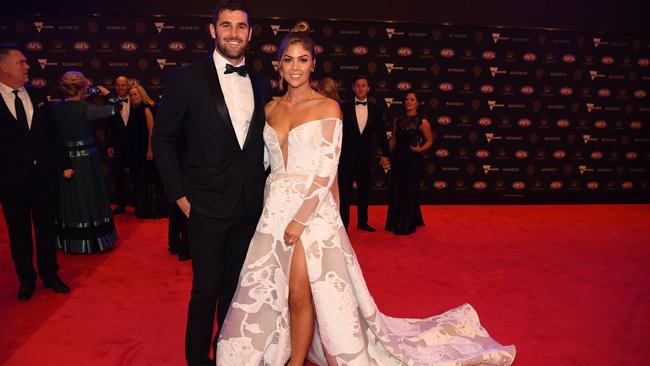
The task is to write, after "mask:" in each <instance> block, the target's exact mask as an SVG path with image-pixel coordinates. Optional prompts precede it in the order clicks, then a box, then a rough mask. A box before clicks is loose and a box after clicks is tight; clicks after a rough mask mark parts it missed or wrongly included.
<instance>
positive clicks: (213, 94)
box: [153, 0, 271, 366]
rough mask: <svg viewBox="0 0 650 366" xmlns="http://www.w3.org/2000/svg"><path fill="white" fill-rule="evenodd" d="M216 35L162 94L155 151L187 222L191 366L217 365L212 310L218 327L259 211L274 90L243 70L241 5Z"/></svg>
mask: <svg viewBox="0 0 650 366" xmlns="http://www.w3.org/2000/svg"><path fill="white" fill-rule="evenodd" d="M210 34H211V36H212V38H213V39H214V40H215V50H214V52H213V53H212V54H211V55H210V57H208V58H206V59H204V60H201V61H199V62H197V63H195V64H193V65H191V66H189V67H186V68H182V69H179V70H176V72H174V73H173V74H172V75H171V76H170V78H169V80H168V81H167V84H166V85H165V92H164V96H163V99H162V101H161V103H160V107H159V109H158V114H157V116H156V123H155V124H154V133H153V150H154V157H155V162H156V164H157V166H158V168H159V171H160V174H161V176H162V178H163V182H164V184H165V187H166V189H167V191H168V194H169V196H170V199H171V200H173V201H176V203H177V204H178V206H179V207H180V209H181V210H182V211H183V213H184V214H185V215H186V216H188V217H189V223H188V232H189V239H190V251H191V253H192V272H193V282H192V295H191V299H190V304H189V309H188V319H187V332H186V338H185V355H186V358H187V360H188V364H189V365H211V366H212V365H214V361H211V360H210V359H209V353H210V338H211V337H212V329H213V320H214V315H215V307H218V308H217V323H218V325H219V328H221V325H222V324H223V320H224V318H225V316H226V313H227V311H228V308H229V307H230V302H231V300H232V297H233V295H234V292H235V289H236V287H237V280H238V278H239V272H240V271H241V266H242V263H243V261H244V259H245V257H246V252H247V251H248V245H249V243H250V240H251V237H252V236H253V233H254V231H255V226H256V225H257V221H258V219H259V216H260V214H261V212H262V203H263V194H264V183H265V180H266V171H265V168H264V163H263V161H264V142H263V140H262V131H263V128H264V105H265V104H266V102H267V101H268V100H269V99H270V98H271V88H270V84H269V81H268V80H267V79H265V78H264V77H262V76H261V75H259V74H257V73H255V72H252V71H249V70H248V69H247V67H246V66H245V60H244V53H245V50H246V45H247V44H248V41H249V40H250V37H251V27H250V25H249V17H248V10H247V8H246V6H245V5H244V4H243V3H242V2H241V1H237V0H226V1H221V2H220V3H219V4H218V5H217V7H216V8H215V11H214V13H213V17H212V22H211V24H210ZM183 136H184V138H185V139H186V142H187V144H186V151H185V152H184V155H185V156H184V158H185V159H184V160H183V161H180V160H179V151H178V144H179V139H181V138H183Z"/></svg>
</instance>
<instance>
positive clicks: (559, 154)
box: [553, 150, 566, 159]
mask: <svg viewBox="0 0 650 366" xmlns="http://www.w3.org/2000/svg"><path fill="white" fill-rule="evenodd" d="M553 157H554V158H556V159H564V158H565V157H566V152H565V151H564V150H557V151H555V152H554V153H553Z"/></svg>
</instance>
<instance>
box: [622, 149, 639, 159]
mask: <svg viewBox="0 0 650 366" xmlns="http://www.w3.org/2000/svg"><path fill="white" fill-rule="evenodd" d="M638 157H639V154H637V153H636V152H635V151H630V152H628V153H627V154H625V158H626V159H627V160H634V159H636V158H638Z"/></svg>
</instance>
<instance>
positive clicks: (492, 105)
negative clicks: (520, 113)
mask: <svg viewBox="0 0 650 366" xmlns="http://www.w3.org/2000/svg"><path fill="white" fill-rule="evenodd" d="M488 107H490V110H493V109H494V108H503V107H505V104H499V103H497V101H496V100H488Z"/></svg>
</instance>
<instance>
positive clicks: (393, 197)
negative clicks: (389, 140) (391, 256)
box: [386, 115, 424, 235]
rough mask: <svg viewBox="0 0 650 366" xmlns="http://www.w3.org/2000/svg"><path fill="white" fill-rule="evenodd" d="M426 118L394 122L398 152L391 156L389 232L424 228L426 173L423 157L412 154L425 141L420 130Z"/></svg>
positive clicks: (420, 117) (407, 118)
mask: <svg viewBox="0 0 650 366" xmlns="http://www.w3.org/2000/svg"><path fill="white" fill-rule="evenodd" d="M423 118H424V117H423V116H420V115H416V116H411V117H409V116H402V117H400V118H398V119H397V120H396V122H395V124H396V129H395V139H396V144H395V149H393V152H392V154H391V159H390V165H391V171H390V175H391V189H390V201H389V205H388V215H387V217H386V230H388V231H392V232H394V233H395V234H397V235H407V234H411V233H412V232H414V231H415V228H416V227H417V226H422V225H424V221H423V220H422V212H421V211H420V203H419V196H420V179H421V177H422V171H423V169H424V156H423V154H422V153H416V152H413V151H411V146H412V145H419V144H421V143H422V142H423V141H424V137H423V136H422V132H421V131H420V126H422V120H423Z"/></svg>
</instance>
